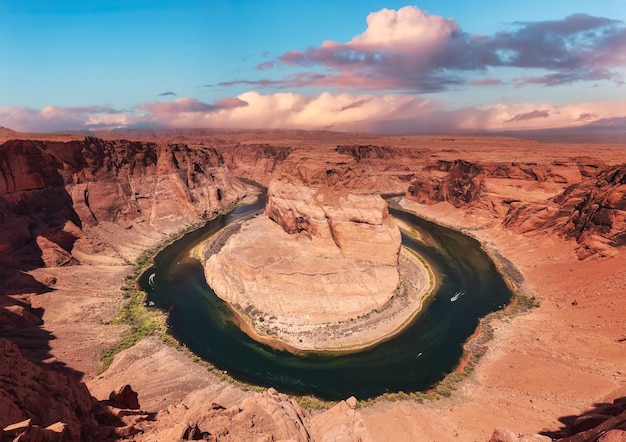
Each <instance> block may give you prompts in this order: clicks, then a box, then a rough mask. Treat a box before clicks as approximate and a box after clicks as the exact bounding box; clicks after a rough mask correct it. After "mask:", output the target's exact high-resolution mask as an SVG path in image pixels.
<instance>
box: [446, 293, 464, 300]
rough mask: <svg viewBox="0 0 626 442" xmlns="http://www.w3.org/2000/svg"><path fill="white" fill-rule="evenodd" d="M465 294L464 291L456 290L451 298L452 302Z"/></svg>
mask: <svg viewBox="0 0 626 442" xmlns="http://www.w3.org/2000/svg"><path fill="white" fill-rule="evenodd" d="M464 294H465V292H464V291H460V292H456V293H455V294H454V296H453V297H452V298H450V302H454V301H456V300H457V299H459V298H460V297H461V296H463V295H464Z"/></svg>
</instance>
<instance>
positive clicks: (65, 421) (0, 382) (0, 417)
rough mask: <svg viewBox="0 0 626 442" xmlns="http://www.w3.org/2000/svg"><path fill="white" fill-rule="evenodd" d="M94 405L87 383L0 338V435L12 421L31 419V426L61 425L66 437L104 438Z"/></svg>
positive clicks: (67, 438) (72, 438) (83, 438)
mask: <svg viewBox="0 0 626 442" xmlns="http://www.w3.org/2000/svg"><path fill="white" fill-rule="evenodd" d="M95 407H96V400H95V399H94V398H92V397H91V395H90V394H89V391H88V390H87V387H86V386H85V384H82V383H79V382H77V381H76V380H74V379H72V378H71V377H69V376H67V375H64V374H62V373H59V372H57V371H54V370H46V369H43V368H41V367H38V366H36V365H35V364H33V363H32V362H30V361H28V360H27V359H25V358H24V357H23V356H22V355H21V354H20V352H19V350H18V349H17V347H16V346H15V345H13V344H12V343H11V342H10V341H8V340H6V339H0V434H1V433H2V429H3V428H5V427H7V426H8V425H10V424H15V423H17V422H21V421H25V420H27V419H31V420H32V421H31V423H30V424H29V425H37V426H39V427H49V426H51V425H53V424H57V423H59V424H61V427H62V430H60V431H58V432H59V433H63V434H64V437H65V439H63V440H75V441H80V440H94V441H96V440H101V437H100V436H99V424H98V422H97V420H96V414H95ZM50 431H51V432H57V431H54V430H52V429H51V430H50ZM3 440H4V438H3ZM29 440H35V439H29ZM47 440H53V439H47ZM57 440H60V439H57Z"/></svg>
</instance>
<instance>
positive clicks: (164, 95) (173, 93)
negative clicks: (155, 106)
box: [158, 91, 176, 97]
mask: <svg viewBox="0 0 626 442" xmlns="http://www.w3.org/2000/svg"><path fill="white" fill-rule="evenodd" d="M170 95H174V96H175V95H176V92H171V91H167V92H163V93H160V94H159V95H158V96H159V97H167V96H170Z"/></svg>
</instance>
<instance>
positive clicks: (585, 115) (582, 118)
mask: <svg viewBox="0 0 626 442" xmlns="http://www.w3.org/2000/svg"><path fill="white" fill-rule="evenodd" d="M596 118H598V116H597V115H596V114H592V113H589V112H583V113H582V114H580V115H579V116H578V118H576V120H577V121H591V120H595V119H596Z"/></svg>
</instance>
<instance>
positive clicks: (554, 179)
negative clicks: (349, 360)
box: [0, 131, 626, 441]
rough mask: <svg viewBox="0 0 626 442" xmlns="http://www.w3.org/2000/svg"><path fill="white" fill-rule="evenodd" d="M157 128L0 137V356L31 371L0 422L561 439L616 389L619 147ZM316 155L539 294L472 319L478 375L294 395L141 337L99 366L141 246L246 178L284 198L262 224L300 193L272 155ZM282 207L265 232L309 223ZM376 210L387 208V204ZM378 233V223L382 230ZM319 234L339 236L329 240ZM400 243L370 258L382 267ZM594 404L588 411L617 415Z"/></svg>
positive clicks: (9, 395) (143, 433) (197, 215)
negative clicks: (408, 388) (503, 311)
mask: <svg viewBox="0 0 626 442" xmlns="http://www.w3.org/2000/svg"><path fill="white" fill-rule="evenodd" d="M156 136H157V137H156V138H155V134H153V133H142V132H131V133H128V134H125V135H124V138H126V139H129V140H132V141H126V140H121V139H120V138H119V137H118V136H115V137H111V136H110V135H107V134H101V136H100V138H90V137H88V138H84V137H82V136H72V135H49V136H48V135H33V134H21V133H16V132H10V133H8V134H3V137H4V139H3V144H2V146H1V149H2V151H1V155H2V161H1V162H0V164H1V170H2V177H3V181H2V182H3V183H4V184H3V186H2V205H1V208H2V212H1V213H2V229H3V230H2V235H1V237H0V239H1V241H0V243H1V244H0V248H1V249H2V251H3V253H2V260H3V261H2V273H3V278H2V280H3V284H2V303H3V304H2V330H3V341H2V342H3V345H4V346H5V347H4V348H5V352H4V359H3V362H2V363H3V364H5V365H4V367H23V368H22V370H23V372H24V373H31V374H27V375H26V377H25V378H18V377H15V376H13V375H9V376H8V377H6V378H5V379H4V380H3V383H2V388H3V390H2V402H1V403H2V407H3V408H2V409H3V410H6V411H7V412H6V413H3V414H2V415H3V416H6V417H5V420H6V421H3V422H2V425H3V427H7V426H9V425H11V424H15V423H17V422H20V421H24V420H26V419H29V418H30V419H31V423H30V424H28V425H25V426H24V427H23V429H28V428H30V429H29V430H28V431H31V432H34V431H35V430H34V429H33V428H35V427H37V428H41V431H43V430H46V431H47V432H48V433H50V432H53V431H55V428H56V427H52V428H50V426H51V425H53V424H56V423H57V422H63V423H64V424H65V426H66V427H67V428H68V429H66V430H59V431H66V432H68V433H67V434H71V435H74V436H76V437H81V438H83V439H85V440H89V439H90V438H91V439H92V440H99V439H98V438H106V437H110V438H123V437H128V438H131V439H134V440H177V439H180V438H182V437H187V436H185V435H190V434H192V433H193V434H198V435H202V434H204V436H203V437H207V438H208V437H209V435H213V436H215V437H216V438H217V440H242V439H243V440H246V439H249V440H255V438H262V437H266V438H268V437H270V438H271V437H273V438H274V439H281V438H282V439H294V440H332V438H333V437H335V438H337V437H343V438H344V439H345V440H359V438H360V439H361V440H375V441H376V440H388V439H389V438H390V437H393V439H394V440H407V441H409V440H453V439H454V438H456V437H460V438H461V439H467V440H474V439H476V440H488V439H489V438H490V437H491V435H492V433H493V430H494V428H496V427H506V428H509V429H511V430H513V431H514V432H515V433H516V434H520V433H529V434H530V433H533V434H534V433H539V432H542V433H543V434H544V435H545V434H549V435H552V436H554V438H559V437H565V436H566V432H567V431H573V430H572V428H574V429H578V430H581V429H583V430H581V431H591V430H589V429H587V428H585V427H584V425H583V424H582V423H580V422H590V419H591V418H589V417H585V416H588V415H582V416H581V418H579V419H580V422H579V424H578V426H573V427H572V426H569V427H567V428H563V424H562V422H561V421H560V420H559V419H561V418H563V417H566V416H578V415H581V414H582V413H583V412H584V411H585V410H587V409H590V408H589V407H592V404H594V403H605V404H607V407H608V404H609V403H612V401H613V400H614V399H618V398H620V397H623V396H624V395H625V394H624V393H623V391H624V390H623V382H624V378H623V374H622V372H621V370H620V368H619V367H621V366H622V365H623V362H624V351H623V345H624V344H623V342H624V335H623V333H624V332H623V330H624V319H623V318H624V317H625V316H624V308H625V307H624V298H623V297H624V293H623V290H622V287H623V281H624V268H626V266H625V265H624V264H625V262H624V259H625V258H624V252H623V247H622V245H623V238H622V236H621V235H620V232H623V230H624V228H623V220H624V216H623V215H624V210H625V207H624V197H623V195H624V188H625V187H626V183H625V182H624V165H623V164H624V162H625V160H626V159H625V158H624V157H623V152H624V150H623V146H622V145H620V144H596V145H593V146H592V147H593V149H591V148H590V146H588V145H579V144H542V143H537V142H533V141H528V140H520V139H514V138H505V137H483V138H478V137H454V138H451V137H443V136H442V137H437V136H430V137H429V136H412V137H408V136H403V137H400V136H397V137H395V136H365V135H352V134H342V133H332V132H297V131H293V132H292V131H275V132H272V131H269V132H260V133H259V132H254V131H222V132H213V131H204V132H203V131H197V132H195V133H190V134H186V135H180V134H176V135H174V134H170V133H167V132H161V133H158V134H156ZM311 152H314V154H313V153H311ZM310 157H313V159H312V160H311V164H312V165H313V167H311V168H310V170H312V171H318V172H319V173H322V172H323V175H326V170H330V169H332V168H333V167H334V168H335V170H343V171H344V173H343V174H337V175H338V176H343V177H349V178H351V180H349V182H350V184H349V186H352V188H353V189H356V190H353V191H354V192H355V193H357V194H359V193H363V192H360V191H359V190H358V189H364V190H366V191H367V192H366V193H367V195H380V194H389V193H396V194H402V193H404V194H405V196H404V198H403V199H402V200H401V201H400V205H401V206H402V207H404V208H405V209H406V210H409V211H412V212H415V213H417V214H419V215H420V216H423V217H425V218H427V219H432V220H435V221H437V222H439V223H441V224H443V225H448V226H452V227H454V228H457V229H460V230H462V231H464V232H466V233H468V234H470V235H472V236H474V237H476V238H477V239H479V240H480V241H481V243H482V244H483V246H484V248H485V249H486V250H487V251H488V252H489V253H490V254H491V255H492V256H493V257H494V258H495V260H496V262H498V263H499V264H500V265H501V268H502V269H503V272H504V273H505V274H506V273H507V271H510V272H511V273H510V274H509V275H508V276H509V277H512V279H513V280H514V282H515V284H517V286H516V290H517V292H518V293H520V294H523V295H524V296H527V297H528V298H530V297H534V298H535V299H536V300H539V301H540V306H539V307H538V308H532V309H531V310H529V311H527V312H525V313H523V314H517V315H503V316H497V317H495V318H493V319H492V320H491V321H490V322H489V323H488V324H483V326H484V329H482V332H481V333H483V334H484V335H485V334H489V335H491V339H490V340H489V341H488V342H487V343H486V344H483V345H484V348H482V350H481V354H482V356H481V357H480V358H479V359H478V361H477V362H476V364H475V365H473V367H472V368H473V372H472V373H471V374H470V375H469V376H468V377H466V378H464V380H462V381H461V382H459V383H457V384H454V388H455V390H454V391H452V392H451V395H450V397H447V396H448V395H447V394H446V395H442V394H441V391H440V393H435V394H434V396H433V398H434V397H437V398H438V399H433V400H432V401H431V400H429V399H423V398H421V399H420V400H417V399H416V398H415V397H411V396H410V395H407V396H403V395H400V396H397V397H396V396H394V397H393V402H392V401H390V400H379V401H375V402H373V403H372V404H369V405H367V406H361V407H360V408H359V409H358V410H356V409H355V402H354V401H353V400H352V399H350V400H347V401H345V402H340V403H338V404H337V405H335V406H333V407H331V408H330V409H327V410H323V409H322V410H316V409H314V408H307V409H302V408H301V406H300V405H299V404H298V403H297V402H296V400H295V398H293V397H289V396H287V395H284V394H281V393H278V392H276V391H275V390H273V389H269V390H267V391H265V392H262V393H260V392H255V391H254V390H250V389H249V388H245V387H242V386H238V385H237V384H231V383H229V382H227V381H224V380H222V379H221V378H220V376H218V375H219V373H215V372H214V371H208V370H207V369H206V368H205V367H204V366H203V365H201V364H198V363H196V362H194V359H193V358H192V357H191V356H190V355H189V354H188V353H186V352H185V351H184V350H183V349H176V348H174V347H171V346H168V345H166V344H164V343H163V342H161V341H160V340H159V339H157V338H156V337H154V336H153V337H146V338H144V339H141V340H140V341H139V342H137V343H136V344H135V345H133V346H131V347H130V348H127V349H125V350H123V351H121V352H119V353H118V354H117V355H116V356H115V358H114V360H113V363H112V364H111V365H110V366H109V368H108V369H107V370H105V371H104V372H102V373H100V367H101V363H100V356H101V354H102V352H103V351H105V350H106V349H107V348H109V347H112V346H115V345H116V344H117V343H119V342H120V340H122V339H123V336H124V335H125V333H127V332H128V331H129V328H131V329H132V327H131V326H129V325H126V324H124V323H123V322H117V321H115V320H114V318H115V316H116V314H117V311H118V309H119V308H120V306H122V305H123V304H124V303H125V297H124V296H125V292H124V291H122V287H123V286H124V283H125V278H127V276H128V275H131V272H132V269H133V263H134V262H135V261H136V260H137V259H138V258H139V257H140V255H141V254H142V253H143V252H144V251H146V250H148V249H151V248H153V247H155V246H157V245H159V244H162V243H163V242H164V241H166V240H168V238H169V237H170V235H173V234H176V233H179V232H180V231H181V230H184V229H187V228H192V227H193V226H197V225H199V224H200V223H201V222H202V221H203V219H206V218H210V217H212V216H213V215H214V214H215V213H218V212H220V211H222V210H225V209H227V208H228V207H229V206H230V205H231V204H234V203H236V202H237V201H239V200H241V199H242V198H245V196H246V195H250V194H252V193H254V191H255V190H254V189H253V188H252V187H251V186H250V184H248V183H249V182H250V181H249V180H253V181H255V182H258V183H261V184H263V185H265V186H269V189H270V192H272V195H274V197H276V196H278V197H279V198H277V199H276V200H274V202H275V204H274V205H272V204H270V205H269V207H270V208H269V209H266V213H267V215H268V218H260V217H259V218H256V219H260V220H261V221H262V223H269V222H272V221H269V216H273V215H272V214H275V213H276V212H278V211H279V210H281V209H282V208H283V207H285V205H284V204H285V203H284V201H285V200H288V199H287V198H285V196H289V195H293V194H294V192H295V193H296V194H298V195H300V194H301V193H302V192H307V191H309V190H307V189H308V188H307V189H300V188H297V187H295V188H294V187H290V186H289V185H287V186H286V185H285V184H284V183H281V179H283V180H284V178H285V177H284V175H285V174H286V173H287V172H285V170H284V169H282V168H283V167H287V165H289V163H290V162H292V161H294V162H298V161H308V159H309V158H310ZM320 159H322V160H320ZM342 163H343V164H342ZM329 165H332V166H333V167H331V168H330V169H329ZM318 166H322V167H318ZM348 168H350V169H352V170H358V171H359V173H355V174H354V175H351V174H350V173H349V172H348ZM288 170H293V168H291V167H290V168H289V169H288ZM302 170H309V169H302ZM305 179H306V180H307V181H306V182H307V183H309V184H310V183H312V182H315V179H316V178H315V174H313V175H312V176H308V177H305V178H301V181H300V184H302V183H304V180H305ZM348 195H349V192H345V193H344V194H343V198H345V199H347V198H349V196H348ZM274 197H270V201H272V198H274ZM367 198H370V197H369V196H368V197H367ZM292 201H293V200H292ZM367 201H368V203H367V207H368V208H372V207H379V206H378V205H379V204H380V203H379V202H378V201H379V200H377V199H372V200H367ZM281 203H282V204H283V205H282V206H281ZM377 204H378V205H377ZM293 205H295V203H293V204H292V206H289V207H293ZM296 207H297V205H296ZM380 207H381V208H383V207H384V206H382V205H381V206H380ZM292 210H293V209H292ZM302 210H304V209H302ZM295 213H296V212H295V211H292V212H291V214H289V213H288V214H289V215H290V216H289V217H285V216H284V215H282V218H280V219H283V220H285V219H287V220H291V221H294V220H296V222H295V223H293V222H284V224H285V225H284V226H275V227H272V228H278V229H279V230H280V231H281V232H282V233H284V234H285V235H287V232H285V229H287V230H289V229H293V228H297V229H298V230H300V229H302V230H300V232H301V235H306V234H307V233H306V232H307V230H306V229H312V226H315V222H316V220H315V219H311V218H309V220H308V221H307V222H304V217H301V216H295V215H292V214H295ZM274 216H275V215H274ZM372 216H374V215H372ZM376 216H377V217H378V218H377V219H379V220H383V223H385V222H387V221H385V220H386V219H388V218H386V217H385V216H384V210H383V209H381V211H379V212H376ZM300 218H302V220H301V221H300V225H298V220H299V219H300ZM331 219H332V217H331ZM253 221H254V220H253ZM388 226H390V225H388ZM381 229H382V227H381ZM384 229H390V227H384ZM385 231H389V230H385ZM302 232H304V233H302ZM391 232H392V233H385V234H388V235H389V236H390V237H391V238H394V237H395V235H396V234H395V233H393V232H395V231H393V230H392V231H391ZM282 233H281V234H282ZM350 238H351V237H350V236H348V237H347V240H348V243H349V240H350ZM307 241H309V239H307ZM321 241H322V242H323V244H324V245H327V244H329V241H333V243H334V244H336V243H335V242H334V240H332V238H330V239H329V237H328V236H326V237H322V238H321ZM339 242H340V243H341V241H339ZM393 244H395V243H393ZM357 247H358V244H357ZM357 250H358V248H357ZM397 250H398V246H397V245H393V246H392V247H390V250H389V252H388V255H387V257H385V256H384V255H381V256H375V257H374V258H373V259H375V260H377V262H379V263H383V264H384V263H389V262H392V263H393V262H394V259H397V257H396V258H393V256H394V255H395V254H396V253H397ZM389 256H391V257H392V259H391V260H390V259H389V258H388V257H389ZM513 269H515V271H513ZM564 275H565V276H564ZM131 331H132V330H131ZM6 341H11V342H12V343H8V342H6ZM18 351H19V353H18ZM6 364H9V365H6ZM29 364H32V365H29ZM26 367H28V368H26ZM13 370H14V369H13V368H6V370H5V369H3V372H2V373H5V374H6V373H14V371H13ZM27 379H31V380H32V379H35V381H37V380H38V379H39V380H40V382H39V384H37V382H36V383H35V384H32V381H27ZM43 379H48V380H47V381H45V382H44V381H43ZM50 379H54V381H52V380H50ZM80 381H82V382H83V383H84V384H85V385H86V386H87V387H88V389H89V390H88V392H87V390H86V389H85V390H80V393H77V394H76V395H73V396H67V397H66V398H65V399H63V401H62V402H60V403H59V405H54V406H52V405H51V406H48V407H46V409H41V408H39V407H37V406H35V404H36V402H30V401H24V397H33V398H35V397H37V398H39V399H38V400H39V401H42V403H47V404H56V402H55V401H57V400H58V399H56V398H57V397H58V396H59V393H58V391H66V389H68V388H70V389H73V390H76V391H79V390H77V389H78V388H79V387H73V385H74V383H78V382H80ZM125 384H131V386H132V388H133V390H135V391H137V393H138V397H139V403H140V405H141V410H137V411H133V412H130V411H128V410H130V409H129V408H127V405H121V404H117V405H116V404H115V403H113V402H108V401H109V394H110V393H111V392H112V391H114V390H116V389H117V388H118V387H121V386H123V385H125ZM36 385H39V386H36ZM9 386H10V387H9ZM82 388H83V387H80V389H82ZM44 390H47V391H48V392H45V391H44ZM55 392H56V393H55ZM346 399H348V398H346ZM422 401H423V403H422ZM301 403H304V404H305V405H306V401H304V402H302V401H301ZM620 403H621V402H619V400H618V401H616V402H615V404H614V406H613V407H614V410H613V411H611V413H614V414H615V413H617V412H618V411H619V410H620V408H619V404H620ZM77 404H80V405H77ZM362 405H366V404H362ZM64 407H65V408H64ZM54 410H75V411H73V412H72V413H74V412H76V414H72V413H71V414H67V413H69V412H68V411H63V412H59V413H57V412H55V411H54ZM77 410H80V411H77ZM102 410H106V411H102ZM120 410H122V411H120ZM123 410H126V411H123ZM607 410H608V409H607ZM607 410H605V412H604V413H596V414H602V415H604V416H610V414H608V413H609V411H607ZM592 411H593V410H592ZM70 416H71V417H70ZM147 417H149V418H147ZM614 417H615V418H617V417H618V415H616V416H614ZM594 419H596V421H599V419H600V418H594ZM614 420H615V419H614ZM596 421H594V422H596ZM608 421H609V418H608V417H607V418H605V419H604V420H602V422H608ZM252 422H254V425H253V426H251V425H249V424H250V423H252ZM63 428H65V427H63ZM589 428H591V427H589ZM11 431H16V430H11ZM37 431H39V430H37ZM205 433H206V434H205ZM501 433H502V431H501ZM502 434H503V433H502ZM103 435H105V436H103ZM216 435H219V436H216ZM596 436H598V437H599V433H598V434H596ZM516 437H517V436H516ZM543 437H547V436H543ZM590 437H591V436H590Z"/></svg>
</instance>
